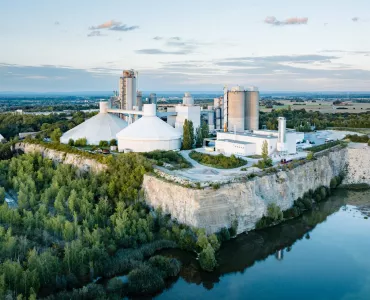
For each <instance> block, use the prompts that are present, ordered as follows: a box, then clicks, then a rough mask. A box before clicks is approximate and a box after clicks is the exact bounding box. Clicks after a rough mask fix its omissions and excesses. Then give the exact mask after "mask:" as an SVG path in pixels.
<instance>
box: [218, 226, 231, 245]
mask: <svg viewBox="0 0 370 300" xmlns="http://www.w3.org/2000/svg"><path fill="white" fill-rule="evenodd" d="M219 237H220V240H221V242H225V241H228V240H230V232H229V230H228V229H227V228H226V227H223V228H221V230H220V232H219Z"/></svg>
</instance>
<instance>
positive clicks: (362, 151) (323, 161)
mask: <svg viewBox="0 0 370 300" xmlns="http://www.w3.org/2000/svg"><path fill="white" fill-rule="evenodd" d="M340 174H345V180H344V183H346V184H356V183H368V184H370V147H367V146H365V147H363V148H344V149H336V150H333V151H327V153H325V154H323V155H320V156H318V157H317V158H316V159H315V160H312V161H308V162H307V163H305V164H303V165H300V166H297V167H295V168H294V169H292V170H286V171H278V172H277V173H274V174H270V175H265V176H262V177H255V178H253V179H250V180H248V179H246V180H245V181H244V182H242V181H241V182H237V183H230V184H224V185H221V186H220V188H218V189H212V188H205V189H194V188H188V187H184V186H181V185H178V184H174V183H171V182H168V181H165V180H163V179H161V178H158V177H156V176H153V175H145V177H144V182H143V189H144V191H145V197H146V201H147V203H148V204H149V205H150V206H152V207H154V208H159V207H161V208H162V210H163V211H164V212H166V213H169V214H171V216H172V217H173V218H175V219H177V220H178V221H179V222H180V223H185V224H187V225H190V226H195V227H200V228H205V229H206V231H207V232H208V233H214V232H217V231H219V230H220V229H221V228H223V227H230V225H231V223H232V221H234V220H237V221H238V233H241V232H245V231H249V230H252V229H254V228H255V224H256V222H257V221H258V220H259V219H260V218H261V217H262V216H263V215H265V214H266V212H267V207H268V205H269V204H270V203H275V204H277V205H278V206H279V207H280V209H281V210H286V209H288V208H290V207H292V206H293V203H294V201H295V200H297V199H298V198H299V197H302V196H303V194H304V193H305V192H308V191H309V190H315V189H317V188H318V187H320V186H330V181H331V179H332V178H333V177H335V176H338V175H340Z"/></svg>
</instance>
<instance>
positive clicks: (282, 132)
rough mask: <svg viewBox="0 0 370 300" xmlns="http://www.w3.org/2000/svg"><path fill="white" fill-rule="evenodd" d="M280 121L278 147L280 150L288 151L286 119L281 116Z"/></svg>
mask: <svg viewBox="0 0 370 300" xmlns="http://www.w3.org/2000/svg"><path fill="white" fill-rule="evenodd" d="M278 122H279V131H278V140H277V145H276V147H277V150H278V151H279V152H286V151H287V150H288V145H287V141H286V119H285V118H284V117H279V118H278Z"/></svg>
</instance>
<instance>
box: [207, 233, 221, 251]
mask: <svg viewBox="0 0 370 300" xmlns="http://www.w3.org/2000/svg"><path fill="white" fill-rule="evenodd" d="M208 241H209V243H210V244H211V246H212V248H213V250H215V252H216V251H218V249H220V246H221V243H220V241H219V240H218V238H217V236H216V235H215V234H211V235H210V236H209V237H208Z"/></svg>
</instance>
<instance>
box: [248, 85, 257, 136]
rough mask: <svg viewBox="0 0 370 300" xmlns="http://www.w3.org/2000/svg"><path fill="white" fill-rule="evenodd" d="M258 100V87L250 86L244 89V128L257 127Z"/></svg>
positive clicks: (253, 128) (251, 128)
mask: <svg viewBox="0 0 370 300" xmlns="http://www.w3.org/2000/svg"><path fill="white" fill-rule="evenodd" d="M259 101H260V93H259V91H258V88H256V87H252V88H249V89H247V90H246V91H245V126H244V127H245V129H246V130H258V129H259Z"/></svg>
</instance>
